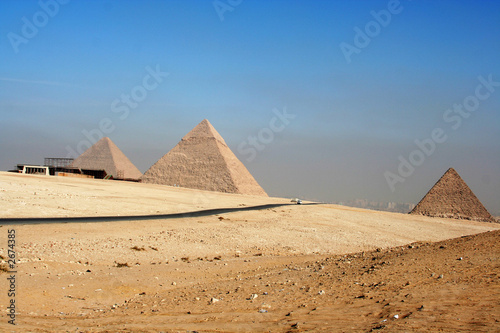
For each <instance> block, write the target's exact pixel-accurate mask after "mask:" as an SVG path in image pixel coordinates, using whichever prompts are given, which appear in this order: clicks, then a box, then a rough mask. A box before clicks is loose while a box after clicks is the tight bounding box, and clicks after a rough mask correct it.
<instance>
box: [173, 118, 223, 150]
mask: <svg viewBox="0 0 500 333" xmlns="http://www.w3.org/2000/svg"><path fill="white" fill-rule="evenodd" d="M193 138H214V139H216V140H218V141H220V142H221V143H223V144H224V145H226V142H225V141H224V139H223V138H222V136H221V135H220V134H219V132H217V130H216V129H215V128H214V127H213V126H212V124H211V123H210V122H209V121H208V119H203V120H202V121H201V122H200V123H199V124H198V125H196V126H195V127H194V128H193V129H192V130H191V131H190V132H189V133H188V134H186V135H185V136H184V137H183V138H182V140H184V141H185V140H189V139H193Z"/></svg>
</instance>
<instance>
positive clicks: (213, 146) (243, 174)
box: [141, 119, 267, 196]
mask: <svg viewBox="0 0 500 333" xmlns="http://www.w3.org/2000/svg"><path fill="white" fill-rule="evenodd" d="M141 181H142V182H144V183H153V184H162V185H170V186H173V185H179V186H181V187H187V188H193V189H199V190H207V191H217V192H226V193H238V194H250V195H261V196H267V194H266V192H265V191H264V190H263V189H262V187H260V185H259V184H258V183H257V181H256V180H255V179H254V178H253V176H252V175H251V174H250V172H249V171H248V170H247V168H245V166H244V165H243V163H241V161H240V160H238V158H237V157H236V156H235V155H234V154H233V152H232V151H231V149H229V147H228V146H227V145H226V143H225V141H224V139H223V138H222V137H221V136H220V134H219V133H218V132H217V131H216V130H215V128H214V127H213V126H212V125H211V124H210V122H209V121H208V120H206V119H205V120H203V121H202V122H201V123H200V124H198V125H197V126H196V127H195V128H194V129H193V130H191V131H190V132H189V133H188V134H187V135H186V136H184V137H183V138H182V140H181V141H180V142H179V143H178V144H177V145H176V146H175V147H174V148H173V149H172V150H171V151H169V152H168V153H167V154H165V155H164V156H163V157H162V158H160V160H158V162H156V163H155V164H154V165H153V166H151V168H149V170H148V171H146V172H145V173H144V175H143V176H142V177H141Z"/></svg>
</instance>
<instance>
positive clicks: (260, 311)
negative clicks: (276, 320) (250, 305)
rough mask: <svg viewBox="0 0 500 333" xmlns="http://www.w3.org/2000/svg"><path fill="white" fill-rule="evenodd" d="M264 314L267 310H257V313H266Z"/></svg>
mask: <svg viewBox="0 0 500 333" xmlns="http://www.w3.org/2000/svg"><path fill="white" fill-rule="evenodd" d="M266 312H267V310H264V309H260V310H259V313H266Z"/></svg>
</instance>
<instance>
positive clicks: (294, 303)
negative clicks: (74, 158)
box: [0, 172, 500, 332]
mask: <svg viewBox="0 0 500 333" xmlns="http://www.w3.org/2000/svg"><path fill="white" fill-rule="evenodd" d="M0 205H1V208H2V209H1V211H0V218H2V219H4V220H3V221H0V224H1V226H0V255H1V256H2V258H3V260H2V262H3V267H6V266H5V264H6V259H7V249H8V248H7V239H8V230H12V229H14V230H15V234H16V255H17V260H18V262H17V273H16V296H15V302H16V325H15V326H13V325H10V324H8V316H7V314H8V309H7V306H8V304H9V300H10V298H9V297H8V295H7V290H8V288H9V286H8V281H7V277H8V276H9V275H8V274H9V273H7V272H2V273H1V275H2V279H1V280H2V282H1V283H0V286H1V290H2V292H1V293H0V295H1V296H0V311H1V312H2V314H3V315H2V316H1V318H2V319H1V322H0V330H1V331H3V332H11V331H12V332H192V331H197V332H270V331H271V332H305V331H324V332H333V331H341V332H348V331H349V332H350V331H359V332H369V331H382V332H384V331H387V332H399V331H422V330H428V331H449V332H454V331H485V332H491V331H499V330H500V282H499V281H500V263H499V258H500V245H499V240H500V230H499V229H500V225H498V224H495V223H484V222H473V221H465V220H453V219H445V218H429V217H424V216H414V215H407V214H396V213H387V212H378V211H370V210H363V209H357V208H350V207H345V206H338V205H327V204H313V203H308V202H305V204H304V205H294V204H291V203H290V198H268V197H259V196H245V195H235V194H224V193H215V192H205V191H199V190H190V189H183V188H176V187H169V186H162V185H153V184H141V183H130V182H119V181H105V180H90V179H79V178H69V177H47V176H30V175H20V174H13V173H5V172H0ZM252 207H257V209H253V208H252ZM206 210H209V211H208V212H206V213H193V212H199V211H206ZM210 210H211V211H210ZM181 213H191V214H184V215H183V214H181ZM171 214H178V215H171ZM148 215H151V217H150V218H149V217H148ZM103 216H108V217H117V216H120V218H115V219H113V220H99V219H98V218H97V219H92V217H103ZM134 216H135V217H136V218H134ZM138 216H140V218H139V217H138ZM41 217H47V218H50V217H59V218H61V219H60V220H58V223H54V222H55V221H53V220H36V219H35V220H33V221H30V222H23V221H15V222H16V223H15V224H10V223H12V222H13V221H12V220H9V219H12V218H41ZM72 217H91V218H90V219H89V220H88V221H87V220H77V221H72V220H71V218H72Z"/></svg>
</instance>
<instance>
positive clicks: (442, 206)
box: [410, 168, 495, 222]
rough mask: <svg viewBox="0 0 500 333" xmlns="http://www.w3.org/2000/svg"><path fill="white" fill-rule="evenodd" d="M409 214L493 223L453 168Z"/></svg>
mask: <svg viewBox="0 0 500 333" xmlns="http://www.w3.org/2000/svg"><path fill="white" fill-rule="evenodd" d="M410 214H418V215H426V216H432V217H447V218H455V219H465V220H475V221H483V222H495V219H494V218H493V217H492V216H491V214H490V213H489V212H488V211H487V210H486V208H484V206H483V204H482V203H481V202H480V201H479V199H478V198H477V197H476V196H475V195H474V193H472V191H471V189H470V188H469V187H468V186H467V184H466V183H465V182H464V181H463V179H462V178H461V177H460V176H459V175H458V173H457V172H456V171H455V169H453V168H450V169H448V171H446V172H445V174H444V175H443V176H442V177H441V178H440V179H439V180H438V182H437V183H436V184H435V185H434V186H433V187H432V188H431V189H430V191H429V192H427V194H426V195H425V196H424V198H423V199H422V200H421V201H420V202H419V203H418V205H416V206H415V208H414V209H413V210H412V211H411V212H410Z"/></svg>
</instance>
